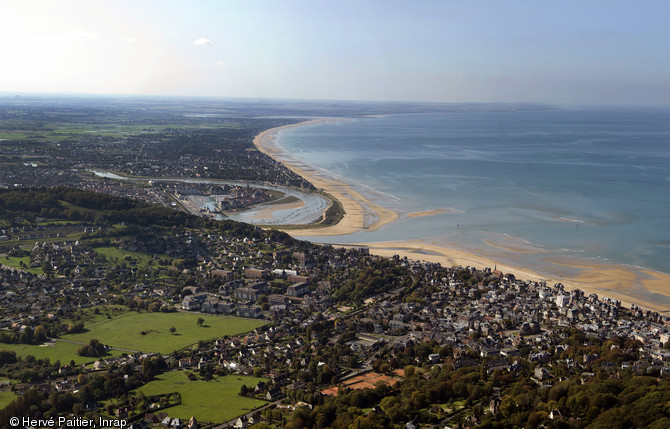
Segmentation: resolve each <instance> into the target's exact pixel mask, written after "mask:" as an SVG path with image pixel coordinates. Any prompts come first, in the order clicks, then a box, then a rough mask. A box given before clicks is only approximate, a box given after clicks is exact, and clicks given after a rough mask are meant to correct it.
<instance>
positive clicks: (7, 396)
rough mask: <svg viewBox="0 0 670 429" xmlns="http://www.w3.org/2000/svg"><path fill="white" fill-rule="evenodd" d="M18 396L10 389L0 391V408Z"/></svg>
mask: <svg viewBox="0 0 670 429" xmlns="http://www.w3.org/2000/svg"><path fill="white" fill-rule="evenodd" d="M16 398H18V396H16V395H15V394H13V393H12V392H10V391H4V392H0V410H1V409H3V408H5V407H6V406H7V405H9V404H10V402H12V401H13V400H14V399H16Z"/></svg>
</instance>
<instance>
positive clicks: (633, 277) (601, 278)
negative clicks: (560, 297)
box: [345, 239, 670, 313]
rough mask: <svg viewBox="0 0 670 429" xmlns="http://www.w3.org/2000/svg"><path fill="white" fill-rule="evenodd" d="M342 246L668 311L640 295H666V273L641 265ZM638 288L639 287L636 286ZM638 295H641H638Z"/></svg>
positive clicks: (409, 243)
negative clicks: (534, 261) (536, 262)
mask: <svg viewBox="0 0 670 429" xmlns="http://www.w3.org/2000/svg"><path fill="white" fill-rule="evenodd" d="M346 246H350V247H351V246H354V247H355V246H364V247H367V248H368V249H369V251H370V254H372V255H378V256H383V257H392V256H394V255H399V256H400V257H405V256H406V257H407V258H408V259H413V260H416V261H426V262H433V263H435V262H439V263H440V264H442V265H443V266H446V267H452V266H462V267H466V266H471V267H476V268H478V269H483V268H487V267H488V268H491V269H493V268H494V267H497V269H498V270H500V271H501V272H503V273H504V274H507V273H510V274H514V276H515V277H516V278H517V279H518V280H522V281H536V282H540V281H545V282H547V286H549V287H552V286H553V285H554V284H555V283H562V284H563V286H564V287H565V289H566V290H572V289H580V290H582V291H584V294H586V295H589V294H592V293H595V294H597V295H598V297H599V298H600V299H602V298H604V297H609V298H615V299H618V300H620V301H621V305H622V306H623V307H627V308H630V306H631V304H635V305H637V306H639V307H641V308H645V309H648V310H652V311H657V312H659V313H664V312H665V313H667V312H668V311H670V305H668V304H664V303H659V302H656V301H653V300H652V299H651V298H647V297H644V295H645V294H659V295H663V296H664V297H666V298H667V297H668V295H666V293H664V292H665V291H666V289H667V286H665V285H668V284H670V274H665V273H661V272H657V271H650V270H646V269H643V268H636V267H629V266H624V265H607V264H596V263H592V264H588V263H587V261H584V264H579V265H577V264H573V265H567V264H561V263H560V262H557V261H549V263H550V264H553V265H555V266H556V267H565V268H570V269H572V270H576V274H573V273H569V272H565V273H563V274H560V273H548V272H546V271H545V270H542V269H541V268H540V269H538V268H534V267H530V266H518V265H508V264H506V263H500V262H496V261H495V260H493V259H492V258H491V257H489V256H486V255H483V254H475V253H472V252H469V251H466V250H461V249H457V248H453V247H449V246H447V245H438V244H433V243H429V242H425V241H422V240H418V239H416V240H412V239H410V240H397V241H380V242H368V243H359V244H353V245H345V247H346ZM640 289H642V290H640ZM638 295H642V296H638Z"/></svg>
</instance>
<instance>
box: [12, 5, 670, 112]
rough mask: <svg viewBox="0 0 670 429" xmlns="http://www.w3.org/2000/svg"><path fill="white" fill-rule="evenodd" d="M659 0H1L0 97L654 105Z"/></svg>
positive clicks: (665, 71) (662, 11) (661, 41)
mask: <svg viewBox="0 0 670 429" xmlns="http://www.w3.org/2000/svg"><path fill="white" fill-rule="evenodd" d="M668 16H670V3H668V2H663V1H647V2H642V3H639V2H638V3H634V2H626V1H590V2H583V1H575V0H568V1H562V2H551V3H550V2H537V1H533V0H511V1H505V2H501V1H477V2H463V1H414V2H411V3H410V2H406V1H405V2H401V1H395V0H394V1H378V0H372V1H364V2H358V1H350V0H345V1H341V2H328V3H325V2H311V1H306V0H288V1H270V0H248V1H243V2H241V1H240V2H233V1H229V2H224V1H194V2H185V1H176V0H167V1H164V0H161V1H157V0H148V1H141V2H137V1H132V0H115V1H105V0H86V1H83V0H82V1H72V0H70V1H50V0H5V1H3V2H2V3H0V47H1V52H2V67H0V93H24V92H41V93H43V92H47V93H92V94H130V95H133V94H137V95H140V94H147V95H178V96H218V97H253V98H299V99H340V100H394V101H429V102H540V103H558V104H601V105H605V104H611V105H617V104H628V105H631V104H637V105H670V45H669V44H668V43H667V41H668V40H670V26H668V25H667V23H666V21H667V17H668Z"/></svg>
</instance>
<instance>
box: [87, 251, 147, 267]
mask: <svg viewBox="0 0 670 429" xmlns="http://www.w3.org/2000/svg"><path fill="white" fill-rule="evenodd" d="M95 252H96V253H98V254H100V255H104V256H105V257H107V259H109V260H110V261H112V262H117V261H118V262H119V263H125V264H126V265H129V264H130V262H131V261H132V265H140V266H146V265H147V264H148V263H149V261H150V260H151V255H149V254H147V253H143V252H137V251H133V250H122V249H119V248H118V247H96V248H95ZM126 256H128V257H129V258H126Z"/></svg>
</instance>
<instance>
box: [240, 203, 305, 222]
mask: <svg viewBox="0 0 670 429" xmlns="http://www.w3.org/2000/svg"><path fill="white" fill-rule="evenodd" d="M301 207H305V202H304V201H302V200H299V201H293V202H291V203H282V202H281V201H276V202H273V203H272V204H269V205H268V207H265V208H263V209H261V210H258V211H257V212H256V213H254V215H253V216H251V218H252V219H254V220H258V219H272V217H273V215H274V213H275V212H277V211H279V210H289V209H299V208H301Z"/></svg>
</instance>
